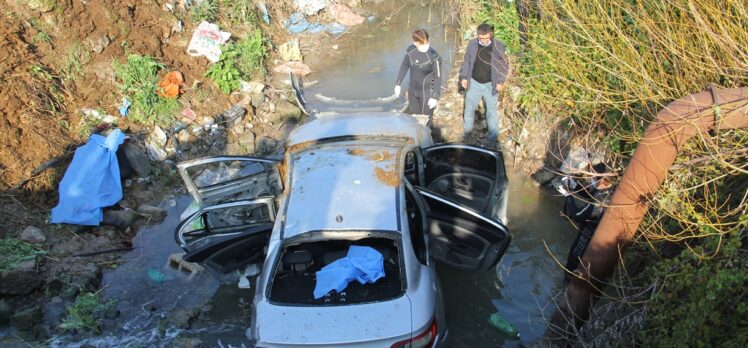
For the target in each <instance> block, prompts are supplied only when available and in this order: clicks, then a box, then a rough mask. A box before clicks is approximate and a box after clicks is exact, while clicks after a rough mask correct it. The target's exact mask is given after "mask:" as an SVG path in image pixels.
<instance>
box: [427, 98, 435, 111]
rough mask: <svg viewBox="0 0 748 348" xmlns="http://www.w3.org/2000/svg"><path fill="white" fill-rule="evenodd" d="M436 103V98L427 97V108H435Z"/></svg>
mask: <svg viewBox="0 0 748 348" xmlns="http://www.w3.org/2000/svg"><path fill="white" fill-rule="evenodd" d="M436 104H437V102H436V99H434V98H430V99H429V109H433V108H435V107H436Z"/></svg>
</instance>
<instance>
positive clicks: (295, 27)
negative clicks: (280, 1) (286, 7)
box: [283, 12, 309, 34]
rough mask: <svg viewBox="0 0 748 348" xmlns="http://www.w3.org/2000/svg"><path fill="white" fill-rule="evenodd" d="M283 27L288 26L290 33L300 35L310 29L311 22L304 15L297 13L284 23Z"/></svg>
mask: <svg viewBox="0 0 748 348" xmlns="http://www.w3.org/2000/svg"><path fill="white" fill-rule="evenodd" d="M283 25H284V26H286V29H288V32H289V33H291V34H298V33H301V32H303V31H304V30H306V29H307V28H308V27H309V22H308V21H307V20H306V17H304V14H302V13H299V12H296V13H294V14H292V15H291V16H290V17H288V19H286V20H285V21H283Z"/></svg>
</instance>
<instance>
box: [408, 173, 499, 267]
mask: <svg viewBox="0 0 748 348" xmlns="http://www.w3.org/2000/svg"><path fill="white" fill-rule="evenodd" d="M416 191H417V192H418V194H419V195H420V196H421V198H423V200H424V201H425V202H426V205H427V209H428V212H427V213H426V215H427V222H426V224H427V226H426V230H427V232H428V244H429V252H430V254H431V257H432V258H433V259H434V260H436V261H438V262H440V263H444V264H447V265H449V266H452V267H454V268H456V269H459V270H461V271H465V272H483V271H486V270H489V269H491V268H492V267H494V266H496V264H497V263H499V261H500V260H501V257H502V256H503V255H504V252H506V249H507V247H509V242H510V241H511V235H510V234H509V231H508V230H507V228H506V226H504V225H503V224H502V223H501V222H498V221H496V220H494V219H489V218H487V217H485V216H483V215H481V214H480V213H479V212H477V211H474V210H472V209H470V208H466V207H464V206H461V205H460V204H457V203H456V202H453V201H451V200H449V199H448V198H445V197H442V196H441V195H439V194H436V193H434V192H429V191H428V190H425V189H423V188H420V187H416Z"/></svg>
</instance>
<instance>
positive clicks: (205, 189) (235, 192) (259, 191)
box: [177, 156, 283, 207]
mask: <svg viewBox="0 0 748 348" xmlns="http://www.w3.org/2000/svg"><path fill="white" fill-rule="evenodd" d="M177 168H178V169H179V174H180V175H181V176H182V180H184V183H185V185H186V186H187V190H188V191H189V192H190V194H191V195H192V196H193V197H194V198H195V201H196V202H197V203H198V205H199V206H200V207H207V206H210V205H214V204H218V203H224V202H232V201H239V200H247V199H254V198H256V197H261V196H278V195H279V194H280V193H281V192H282V191H283V183H282V181H281V174H280V171H279V169H278V161H276V160H271V159H265V158H255V157H246V156H215V157H206V158H199V159H195V160H190V161H185V162H181V163H179V164H177Z"/></svg>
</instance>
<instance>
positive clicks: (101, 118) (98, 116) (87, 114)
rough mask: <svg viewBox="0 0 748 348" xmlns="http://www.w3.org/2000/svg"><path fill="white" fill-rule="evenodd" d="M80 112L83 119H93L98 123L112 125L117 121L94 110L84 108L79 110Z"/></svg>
mask: <svg viewBox="0 0 748 348" xmlns="http://www.w3.org/2000/svg"><path fill="white" fill-rule="evenodd" d="M80 112H81V114H83V116H85V117H89V118H95V119H97V120H99V121H102V122H106V123H114V122H116V121H117V118H116V117H114V116H112V115H107V114H104V113H101V112H100V111H99V110H96V109H89V108H85V109H81V110H80Z"/></svg>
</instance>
